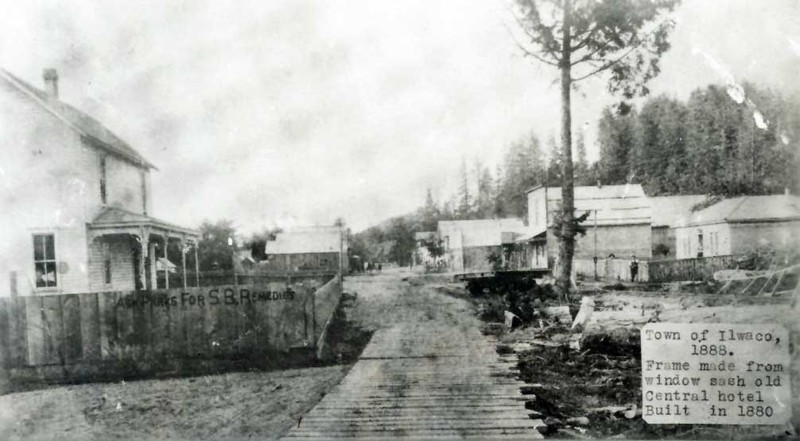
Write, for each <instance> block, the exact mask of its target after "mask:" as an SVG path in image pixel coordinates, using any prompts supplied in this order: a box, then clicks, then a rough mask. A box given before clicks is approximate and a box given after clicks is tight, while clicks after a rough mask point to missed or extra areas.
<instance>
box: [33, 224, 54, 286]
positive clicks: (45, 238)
mask: <svg viewBox="0 0 800 441" xmlns="http://www.w3.org/2000/svg"><path fill="white" fill-rule="evenodd" d="M33 266H34V268H35V270H36V287H37V288H49V287H55V286H57V285H58V276H57V275H56V246H55V236H54V235H52V234H34V235H33Z"/></svg>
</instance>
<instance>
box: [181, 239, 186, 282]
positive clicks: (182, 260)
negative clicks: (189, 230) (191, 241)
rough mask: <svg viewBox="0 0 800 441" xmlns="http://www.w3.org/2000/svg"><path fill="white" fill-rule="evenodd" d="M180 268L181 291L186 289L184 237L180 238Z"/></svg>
mask: <svg viewBox="0 0 800 441" xmlns="http://www.w3.org/2000/svg"><path fill="white" fill-rule="evenodd" d="M181 268H182V269H183V272H182V273H181V276H182V278H183V289H186V237H184V236H181Z"/></svg>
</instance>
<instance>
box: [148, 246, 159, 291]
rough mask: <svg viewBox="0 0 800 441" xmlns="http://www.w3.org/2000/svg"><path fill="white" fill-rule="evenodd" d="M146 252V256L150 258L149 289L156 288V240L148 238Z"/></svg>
mask: <svg viewBox="0 0 800 441" xmlns="http://www.w3.org/2000/svg"><path fill="white" fill-rule="evenodd" d="M147 248H148V253H147V257H148V259H149V260H150V287H149V289H150V290H153V289H156V288H158V266H156V260H158V255H157V254H156V242H155V241H154V240H153V241H150V240H148V242H147Z"/></svg>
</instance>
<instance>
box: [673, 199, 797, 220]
mask: <svg viewBox="0 0 800 441" xmlns="http://www.w3.org/2000/svg"><path fill="white" fill-rule="evenodd" d="M793 220H800V197H798V196H793V195H783V194H778V195H767V196H740V197H736V198H730V199H724V200H722V201H720V202H717V203H716V204H714V205H711V206H710V207H706V208H704V209H702V210H700V211H698V212H695V213H694V214H693V215H692V216H691V218H690V219H689V220H688V221H687V222H685V223H684V224H682V225H681V226H700V225H710V224H716V223H722V222H730V223H749V222H777V221H793Z"/></svg>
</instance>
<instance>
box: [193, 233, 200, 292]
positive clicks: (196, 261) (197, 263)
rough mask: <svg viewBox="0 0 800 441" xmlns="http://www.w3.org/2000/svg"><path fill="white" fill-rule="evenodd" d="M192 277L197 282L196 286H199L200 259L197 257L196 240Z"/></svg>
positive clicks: (195, 242)
mask: <svg viewBox="0 0 800 441" xmlns="http://www.w3.org/2000/svg"><path fill="white" fill-rule="evenodd" d="M194 278H195V282H197V285H195V286H197V287H198V288H199V287H200V260H199V259H198V258H197V240H195V241H194Z"/></svg>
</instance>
